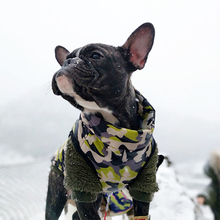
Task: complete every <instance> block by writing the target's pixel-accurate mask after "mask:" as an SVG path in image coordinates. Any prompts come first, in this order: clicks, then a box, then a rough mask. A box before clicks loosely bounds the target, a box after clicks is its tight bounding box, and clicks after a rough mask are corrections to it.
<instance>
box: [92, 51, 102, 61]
mask: <svg viewBox="0 0 220 220" xmlns="http://www.w3.org/2000/svg"><path fill="white" fill-rule="evenodd" d="M102 57H103V56H102V55H101V54H100V53H98V52H92V54H91V56H90V58H92V59H94V60H98V59H101V58H102Z"/></svg>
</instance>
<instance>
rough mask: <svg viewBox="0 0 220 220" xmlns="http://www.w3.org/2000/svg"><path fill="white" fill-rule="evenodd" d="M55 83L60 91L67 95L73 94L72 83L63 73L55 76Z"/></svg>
mask: <svg viewBox="0 0 220 220" xmlns="http://www.w3.org/2000/svg"><path fill="white" fill-rule="evenodd" d="M56 84H57V87H58V89H59V90H60V92H61V93H63V94H65V95H69V96H73V95H74V91H73V85H72V83H71V82H70V80H69V79H68V78H67V77H66V76H65V75H62V76H59V77H57V78H56Z"/></svg>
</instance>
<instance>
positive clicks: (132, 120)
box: [83, 86, 139, 130]
mask: <svg viewBox="0 0 220 220" xmlns="http://www.w3.org/2000/svg"><path fill="white" fill-rule="evenodd" d="M110 103H111V106H110V107H108V108H100V107H97V106H98V105H96V108H94V109H91V108H87V107H84V111H83V112H84V113H86V114H95V115H97V116H99V117H100V116H101V117H102V118H103V119H104V120H105V121H107V122H110V123H111V124H113V125H119V126H120V127H124V128H129V129H133V130H137V129H138V128H139V120H138V114H137V111H138V110H137V103H136V97H135V92H134V88H133V87H132V86H130V88H128V91H126V92H124V93H123V94H122V95H121V96H120V97H119V98H117V99H114V98H113V100H111V101H110ZM90 106H91V105H90ZM93 107H95V106H94V103H93Z"/></svg>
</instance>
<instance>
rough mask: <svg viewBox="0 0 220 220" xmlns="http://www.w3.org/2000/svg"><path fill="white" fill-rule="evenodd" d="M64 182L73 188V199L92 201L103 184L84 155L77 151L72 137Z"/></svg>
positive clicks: (68, 148)
mask: <svg viewBox="0 0 220 220" xmlns="http://www.w3.org/2000/svg"><path fill="white" fill-rule="evenodd" d="M65 170H66V171H65V172H66V173H68V175H65V178H64V184H65V187H66V188H67V189H70V190H72V194H73V199H77V200H78V201H79V200H81V201H84V202H91V201H95V200H96V194H97V193H99V192H101V191H102V185H101V183H100V181H99V179H98V177H97V175H96V174H95V173H94V172H93V170H92V169H91V168H90V167H89V165H88V164H87V163H86V161H85V160H84V159H83V158H82V156H81V155H80V154H79V153H78V152H77V151H76V149H75V147H74V146H73V143H72V141H71V138H70V137H69V139H68V141H67V143H66V158H65Z"/></svg>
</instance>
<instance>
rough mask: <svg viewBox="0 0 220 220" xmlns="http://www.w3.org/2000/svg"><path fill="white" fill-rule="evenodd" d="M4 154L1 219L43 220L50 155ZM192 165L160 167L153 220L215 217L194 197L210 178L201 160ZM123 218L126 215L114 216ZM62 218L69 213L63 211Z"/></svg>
mask: <svg viewBox="0 0 220 220" xmlns="http://www.w3.org/2000/svg"><path fill="white" fill-rule="evenodd" d="M1 157H2V158H1V159H2V160H0V161H2V162H3V161H5V163H4V164H2V165H0V176H1V179H0V207H1V208H0V220H14V219H16V220H41V219H42V220H43V219H44V208H45V197H46V190H47V175H48V172H49V166H50V157H49V156H48V157H44V158H41V159H38V160H33V159H32V158H30V157H27V158H26V161H23V158H22V159H21V157H19V156H17V157H16V156H15V155H14V158H13V156H12V154H10V158H11V160H10V161H9V160H6V157H7V155H6V156H5V155H4V160H3V156H1ZM19 158H20V160H19ZM6 161H7V163H6ZM2 162H1V163H2ZM191 166H192V165H189V164H188V165H182V166H178V167H177V168H176V167H172V166H171V167H167V164H166V162H165V163H164V164H163V165H162V166H161V167H160V169H159V171H158V183H159V186H160V191H159V192H158V193H156V194H155V197H154V200H153V202H152V204H151V209H150V214H151V217H152V220H160V219H161V218H163V220H185V219H187V220H195V219H197V220H212V217H211V213H210V211H209V209H207V208H206V207H205V208H204V207H199V206H198V205H197V204H196V203H195V202H194V201H193V199H194V198H195V195H196V193H198V192H199V191H200V190H201V189H202V188H203V186H204V185H205V184H207V183H208V180H207V179H205V178H204V176H203V175H202V165H201V163H198V164H194V165H193V167H194V169H190V167H191ZM191 198H192V199H191ZM123 218H124V219H126V217H125V216H124V217H122V216H117V217H114V218H112V219H113V220H119V219H123ZM60 219H61V220H66V217H65V216H64V215H62V217H61V218H60Z"/></svg>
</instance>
